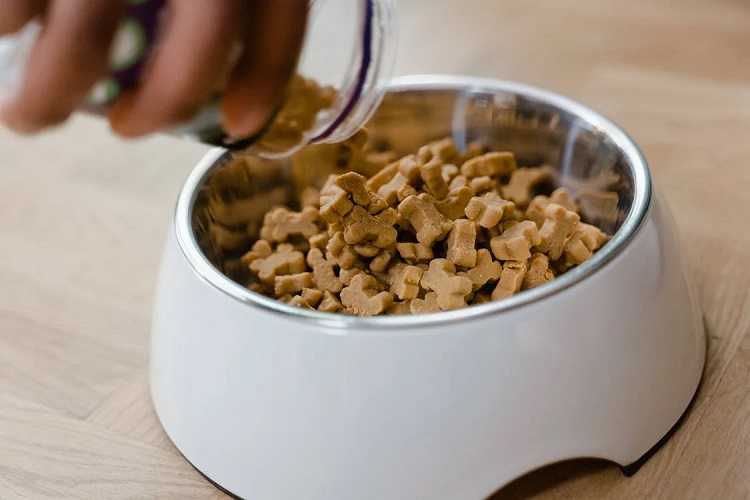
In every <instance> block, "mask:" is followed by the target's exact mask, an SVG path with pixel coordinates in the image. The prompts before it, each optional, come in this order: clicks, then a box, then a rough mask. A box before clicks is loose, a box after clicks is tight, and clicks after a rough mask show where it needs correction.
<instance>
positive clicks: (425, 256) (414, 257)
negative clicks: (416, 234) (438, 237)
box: [396, 243, 434, 262]
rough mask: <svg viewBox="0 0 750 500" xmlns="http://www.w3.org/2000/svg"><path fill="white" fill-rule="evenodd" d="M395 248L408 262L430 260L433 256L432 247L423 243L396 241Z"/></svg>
mask: <svg viewBox="0 0 750 500" xmlns="http://www.w3.org/2000/svg"><path fill="white" fill-rule="evenodd" d="M396 250H397V251H398V253H399V255H401V258H402V259H404V260H406V261H409V262H417V261H430V260H432V259H433V258H434V254H433V252H432V247H431V246H430V245H425V244H424V243H397V244H396Z"/></svg>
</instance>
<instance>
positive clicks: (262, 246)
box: [241, 240, 273, 267]
mask: <svg viewBox="0 0 750 500" xmlns="http://www.w3.org/2000/svg"><path fill="white" fill-rule="evenodd" d="M272 253H273V246H272V245H271V243H269V242H268V241H266V240H258V241H256V242H255V243H253V246H252V248H251V249H250V251H249V252H247V253H246V254H245V255H243V256H242V259H241V261H242V265H244V266H245V267H249V266H250V264H252V263H253V261H255V260H257V259H263V258H266V257H268V256H269V255H271V254H272Z"/></svg>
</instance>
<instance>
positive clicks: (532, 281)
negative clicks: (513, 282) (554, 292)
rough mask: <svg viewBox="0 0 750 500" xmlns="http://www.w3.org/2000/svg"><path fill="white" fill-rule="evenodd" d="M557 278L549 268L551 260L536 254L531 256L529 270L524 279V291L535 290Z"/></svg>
mask: <svg viewBox="0 0 750 500" xmlns="http://www.w3.org/2000/svg"><path fill="white" fill-rule="evenodd" d="M554 277H555V275H554V273H553V272H552V270H551V269H550V267H549V258H548V257H547V256H546V255H544V254H542V253H535V254H534V255H532V256H531V260H530V261H529V264H528V269H527V271H526V274H525V275H524V277H523V285H522V286H521V288H522V289H523V290H528V289H529V288H534V287H535V286H539V285H543V284H544V283H547V282H548V281H551V280H552V279H553V278H554Z"/></svg>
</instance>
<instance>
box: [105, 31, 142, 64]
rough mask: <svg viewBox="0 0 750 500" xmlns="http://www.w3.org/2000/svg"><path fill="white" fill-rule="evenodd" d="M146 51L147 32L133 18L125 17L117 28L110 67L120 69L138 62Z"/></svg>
mask: <svg viewBox="0 0 750 500" xmlns="http://www.w3.org/2000/svg"><path fill="white" fill-rule="evenodd" d="M145 51H146V33H145V32H144V31H143V27H142V26H141V25H140V23H138V21H136V20H135V19H132V18H127V19H125V20H124V21H123V22H122V24H120V27H119V28H118V30H117V34H116V35H115V40H114V44H113V50H112V54H111V56H110V62H109V65H110V69H111V70H112V71H119V70H122V69H125V68H128V67H130V66H133V65H134V64H135V63H137V62H138V61H139V60H140V59H141V58H142V57H143V55H144V53H145Z"/></svg>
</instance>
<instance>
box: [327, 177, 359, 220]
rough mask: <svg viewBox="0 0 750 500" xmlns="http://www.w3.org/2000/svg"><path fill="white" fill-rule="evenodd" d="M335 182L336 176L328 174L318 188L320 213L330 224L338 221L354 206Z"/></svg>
mask: <svg viewBox="0 0 750 500" xmlns="http://www.w3.org/2000/svg"><path fill="white" fill-rule="evenodd" d="M335 182H336V176H335V175H330V176H329V177H328V180H326V183H325V184H324V185H323V188H322V189H321V190H320V215H321V216H322V217H323V219H325V220H326V222H328V223H330V224H333V223H335V222H338V221H340V220H341V219H342V218H343V217H344V216H345V215H346V214H348V213H349V212H350V211H351V210H352V208H354V203H352V201H351V200H350V199H349V195H348V194H347V192H346V191H344V190H343V189H341V188H340V187H338V186H337V185H336V183H335Z"/></svg>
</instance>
